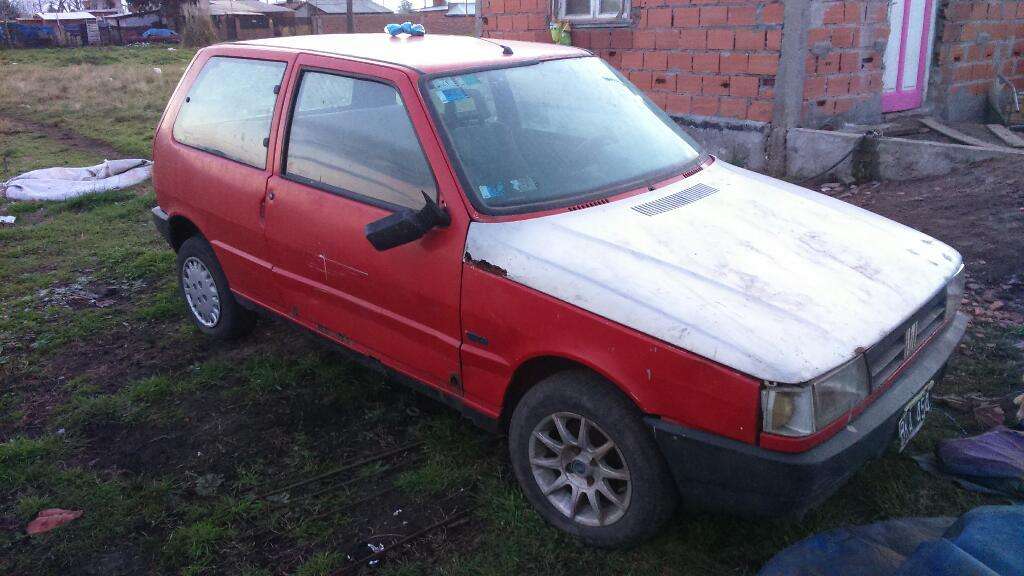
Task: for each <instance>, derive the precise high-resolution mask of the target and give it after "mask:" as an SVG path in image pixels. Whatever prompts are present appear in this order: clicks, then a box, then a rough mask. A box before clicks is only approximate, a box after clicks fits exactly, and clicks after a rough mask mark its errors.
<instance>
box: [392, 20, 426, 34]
mask: <svg viewBox="0 0 1024 576" xmlns="http://www.w3.org/2000/svg"><path fill="white" fill-rule="evenodd" d="M384 31H385V32H387V33H388V34H391V35H392V36H398V35H399V34H408V35H410V36H423V35H424V34H426V33H427V29H426V28H424V27H423V24H413V23H412V22H402V23H401V24H388V25H387V26H385V27H384Z"/></svg>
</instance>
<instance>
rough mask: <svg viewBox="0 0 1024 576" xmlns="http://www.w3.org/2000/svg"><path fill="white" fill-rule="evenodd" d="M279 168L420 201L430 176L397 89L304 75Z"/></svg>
mask: <svg viewBox="0 0 1024 576" xmlns="http://www.w3.org/2000/svg"><path fill="white" fill-rule="evenodd" d="M285 174H286V175H287V176H289V177H291V178H292V179H294V180H298V181H300V182H304V183H307V184H311V185H314V186H317V187H320V188H324V189H327V190H330V191H334V192H340V193H342V194H346V195H348V194H352V195H358V196H360V197H363V198H366V199H368V200H370V201H371V203H375V204H376V203H385V204H389V205H398V206H402V207H406V208H413V209H418V208H421V207H423V204H424V201H423V194H424V193H426V194H427V196H429V197H430V198H436V197H437V193H436V186H435V184H434V177H433V174H432V173H431V171H430V167H429V165H428V164H427V159H426V157H425V156H424V155H423V149H422V148H420V143H419V140H417V139H416V133H415V131H414V129H413V126H412V121H411V120H409V114H408V113H407V112H406V109H405V105H404V104H403V103H402V99H401V97H400V96H399V95H398V91H397V90H395V89H394V88H393V87H392V86H390V85H388V84H384V83H382V82H374V81H371V80H361V79H358V78H349V77H347V76H338V75H335V74H328V73H325V72H314V71H306V72H303V74H302V81H301V83H300V84H299V93H298V97H297V98H296V101H295V109H294V112H293V113H292V121H291V128H290V131H289V135H288V153H287V156H286V158H285Z"/></svg>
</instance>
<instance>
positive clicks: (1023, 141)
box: [987, 124, 1024, 148]
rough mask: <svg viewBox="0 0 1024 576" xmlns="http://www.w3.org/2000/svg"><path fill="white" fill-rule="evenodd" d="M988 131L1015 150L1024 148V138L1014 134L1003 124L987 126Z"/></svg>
mask: <svg viewBox="0 0 1024 576" xmlns="http://www.w3.org/2000/svg"><path fill="white" fill-rule="evenodd" d="M987 126H988V129H989V130H990V131H991V132H992V133H993V134H995V135H996V136H998V137H999V139H1000V140H1002V141H1003V142H1006V143H1007V144H1008V145H1010V146H1013V147H1014V148H1024V138H1021V137H1020V136H1018V135H1016V134H1014V133H1013V131H1012V130H1010V129H1009V128H1007V127H1006V126H1003V125H1002V124H987Z"/></svg>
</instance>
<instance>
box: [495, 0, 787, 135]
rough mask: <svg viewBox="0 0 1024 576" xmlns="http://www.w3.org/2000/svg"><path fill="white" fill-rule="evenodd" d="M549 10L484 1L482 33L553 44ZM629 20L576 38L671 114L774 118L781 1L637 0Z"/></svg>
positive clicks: (532, 3) (531, 3)
mask: <svg viewBox="0 0 1024 576" xmlns="http://www.w3.org/2000/svg"><path fill="white" fill-rule="evenodd" d="M549 13H550V3H549V2H547V1H546V0H484V12H483V14H484V15H486V16H487V20H486V22H485V25H484V29H485V35H488V36H493V37H499V38H509V39H516V40H537V41H547V42H550V41H551V38H550V35H549V33H548V31H547V26H548V18H549ZM630 18H631V20H632V26H630V27H621V28H582V27H577V28H575V29H574V30H573V32H572V38H573V44H574V45H576V46H580V47H582V48H588V49H590V50H592V51H594V52H595V53H596V54H598V55H600V56H601V57H602V58H604V59H605V60H607V61H608V62H609V63H611V64H612V65H614V66H615V67H617V68H618V69H619V70H621V71H622V72H623V74H625V75H626V76H628V77H629V79H630V80H631V81H632V82H633V83H634V84H636V85H637V86H639V87H640V88H642V89H643V90H645V91H646V92H647V93H648V95H649V96H650V97H651V99H652V100H654V101H655V102H656V103H657V104H659V105H660V106H661V107H662V108H664V109H665V110H667V111H668V112H669V113H670V114H674V115H694V116H718V117H727V118H735V119H741V120H748V119H749V120H756V121H762V122H767V121H770V120H771V114H772V98H773V93H774V83H775V74H776V71H777V70H778V64H779V49H780V46H781V42H782V3H781V2H775V1H739V2H738V1H736V0H732V1H725V2H723V1H716V0H712V1H708V0H633V4H632V7H631V13H630Z"/></svg>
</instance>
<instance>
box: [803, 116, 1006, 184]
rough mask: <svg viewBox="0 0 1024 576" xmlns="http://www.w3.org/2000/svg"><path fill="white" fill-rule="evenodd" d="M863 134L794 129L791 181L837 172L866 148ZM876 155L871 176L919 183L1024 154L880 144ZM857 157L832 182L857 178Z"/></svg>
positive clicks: (904, 143)
mask: <svg viewBox="0 0 1024 576" xmlns="http://www.w3.org/2000/svg"><path fill="white" fill-rule="evenodd" d="M860 139H861V136H860V135H859V134H851V133H848V132H832V131H826V130H812V129H809V128H792V129H790V130H789V133H788V134H787V136H786V176H787V177H789V178H792V179H802V178H810V177H812V176H815V175H817V174H819V173H821V172H822V171H824V170H826V169H827V168H828V167H829V166H832V165H833V164H834V163H836V162H837V161H838V160H839V159H840V158H842V157H843V156H844V155H847V153H849V152H850V151H851V150H852V149H853V148H854V147H856V146H857V145H858V143H859V142H860ZM875 142H876V146H875V147H874V150H875V151H873V152H872V156H873V157H872V158H868V159H866V160H867V161H869V162H871V164H872V166H871V170H872V172H873V176H874V177H875V178H879V179H881V180H913V179H915V178H924V177H926V176H941V175H943V174H948V173H950V172H952V171H953V170H956V169H958V168H963V167H965V166H968V165H970V164H974V163H975V162H982V161H984V160H991V159H993V158H1005V157H1006V156H1008V155H1009V156H1020V157H1022V159H1024V150H1011V149H1007V148H999V149H992V148H982V147H980V146H965V145H962V144H944V143H941V142H927V141H921V140H908V139H906V138H884V137H882V138H878V139H876V140H875ZM856 159H860V160H865V159H864V158H859V153H858V152H854V153H852V154H849V156H848V157H847V158H846V159H845V160H843V162H841V163H840V164H839V165H838V166H837V167H836V168H835V169H834V170H832V171H830V172H829V173H830V174H831V175H832V176H831V177H830V179H842V180H845V179H849V178H852V177H853V169H854V162H855V160H856Z"/></svg>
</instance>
